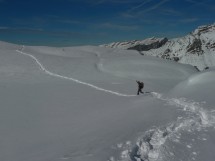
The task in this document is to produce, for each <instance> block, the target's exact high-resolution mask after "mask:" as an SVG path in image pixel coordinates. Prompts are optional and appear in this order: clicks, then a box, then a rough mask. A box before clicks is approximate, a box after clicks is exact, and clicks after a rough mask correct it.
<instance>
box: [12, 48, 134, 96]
mask: <svg viewBox="0 0 215 161" xmlns="http://www.w3.org/2000/svg"><path fill="white" fill-rule="evenodd" d="M23 49H24V46H23V47H22V49H21V50H16V51H17V52H18V53H20V54H23V55H25V56H29V57H31V58H32V59H33V60H34V61H35V63H37V65H38V66H39V68H40V69H41V70H42V71H44V72H45V73H46V74H48V75H51V76H54V77H58V78H62V79H67V80H71V81H73V82H76V83H79V84H82V85H86V86H89V87H92V88H94V89H96V90H99V91H103V92H106V93H111V94H114V95H117V96H122V97H134V96H136V95H127V94H122V93H119V92H115V91H111V90H107V89H104V88H101V87H97V86H95V85H93V84H89V83H86V82H83V81H80V80H78V79H74V78H71V77H66V76H62V75H59V74H56V73H52V72H50V71H49V70H47V69H46V68H45V67H44V66H43V65H42V64H41V63H40V61H39V60H38V59H37V58H36V57H35V56H33V55H31V54H27V53H24V52H23V51H22V50H23Z"/></svg>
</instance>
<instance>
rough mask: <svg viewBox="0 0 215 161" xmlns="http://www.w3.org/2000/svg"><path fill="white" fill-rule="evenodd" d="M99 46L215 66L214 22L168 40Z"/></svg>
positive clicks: (200, 67) (199, 65) (149, 40)
mask: <svg viewBox="0 0 215 161" xmlns="http://www.w3.org/2000/svg"><path fill="white" fill-rule="evenodd" d="M100 46H102V47H110V48H120V49H128V50H137V51H139V52H140V54H142V55H150V56H156V57H159V58H163V59H169V60H174V61H177V62H179V63H182V64H190V65H193V66H195V67H197V68H198V69H199V70H204V69H207V68H209V67H212V66H215V23H214V24H210V25H204V26H199V27H197V29H195V30H194V31H192V32H190V33H189V34H188V35H186V36H184V37H180V38H174V39H170V40H168V39H167V38H155V37H152V38H147V39H144V40H132V41H124V42H115V43H110V44H104V45H100Z"/></svg>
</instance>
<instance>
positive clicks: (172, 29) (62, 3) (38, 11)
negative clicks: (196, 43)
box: [0, 0, 215, 46]
mask: <svg viewBox="0 0 215 161" xmlns="http://www.w3.org/2000/svg"><path fill="white" fill-rule="evenodd" d="M214 13H215V1H214V0H0V20H1V21H0V40H4V41H9V42H16V43H21V44H22V43H24V44H33V45H53V46H68V45H69V46H71V45H87V44H89V45H97V44H103V43H109V42H114V41H124V40H133V39H145V38H148V37H152V36H155V37H168V38H174V37H180V36H184V35H186V34H188V33H189V32H191V31H192V30H194V29H195V28H196V27H197V26H200V25H205V24H211V23H214V22H215V14H214Z"/></svg>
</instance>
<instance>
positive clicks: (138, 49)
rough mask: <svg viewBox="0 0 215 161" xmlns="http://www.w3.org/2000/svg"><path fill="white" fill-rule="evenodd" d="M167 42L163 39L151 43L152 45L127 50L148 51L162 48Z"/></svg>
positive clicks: (141, 45) (137, 46) (140, 45)
mask: <svg viewBox="0 0 215 161" xmlns="http://www.w3.org/2000/svg"><path fill="white" fill-rule="evenodd" d="M167 41H168V39H167V38H163V39H162V40H157V41H152V43H149V44H138V45H136V46H133V47H130V48H128V49H129V50H137V51H148V50H150V49H157V48H159V47H161V46H163V45H164V44H165V43H166V42H167Z"/></svg>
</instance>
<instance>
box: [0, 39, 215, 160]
mask: <svg viewBox="0 0 215 161" xmlns="http://www.w3.org/2000/svg"><path fill="white" fill-rule="evenodd" d="M0 48H1V50H0V74H1V77H0V91H1V92H0V97H1V102H0V118H1V122H0V131H1V133H0V139H1V144H0V160H4V161H13V160H14V161H29V160H30V161H49V160H51V161H62V160H66V161H83V160H87V161H143V160H144V161H156V160H157V161H166V160H171V161H180V160H196V161H202V160H207V161H213V160H214V157H215V153H214V151H213V149H215V147H214V134H215V129H214V127H215V110H214V99H213V91H214V85H213V83H214V80H215V78H214V69H212V68H211V69H210V70H209V71H207V72H206V71H205V72H196V70H195V69H194V68H193V67H192V66H189V65H182V64H178V63H175V62H172V61H168V60H163V59H158V58H155V57H150V56H141V55H139V53H138V52H135V51H125V50H120V49H107V48H103V47H94V46H83V47H68V48H51V47H33V46H25V47H24V46H17V45H13V44H6V43H3V42H1V43H0ZM136 80H143V81H144V83H145V88H144V91H148V93H145V94H144V95H140V96H136V92H137V84H136V82H135V81H136ZM204 89H206V90H204ZM203 101H204V102H203Z"/></svg>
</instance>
